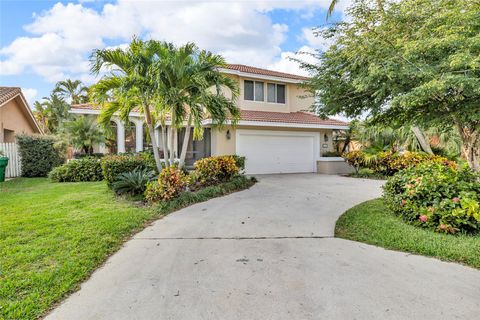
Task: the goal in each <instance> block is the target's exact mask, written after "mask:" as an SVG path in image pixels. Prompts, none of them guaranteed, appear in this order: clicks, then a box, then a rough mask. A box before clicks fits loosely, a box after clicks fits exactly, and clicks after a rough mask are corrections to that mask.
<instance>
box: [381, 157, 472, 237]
mask: <svg viewBox="0 0 480 320" xmlns="http://www.w3.org/2000/svg"><path fill="white" fill-rule="evenodd" d="M384 199H385V203H386V204H387V206H388V207H389V208H390V209H391V210H392V211H393V212H394V213H396V214H398V215H400V216H402V217H403V218H404V219H405V220H406V221H409V222H411V223H413V224H415V225H419V226H422V227H427V228H432V229H434V230H436V231H438V232H445V233H456V232H465V233H475V232H478V231H479V229H480V177H479V175H478V174H476V173H474V172H473V171H472V170H471V169H469V168H468V167H463V168H460V169H457V168H454V167H452V166H445V165H444V164H441V163H436V162H427V163H423V164H420V165H418V166H417V167H412V168H408V169H405V170H402V171H400V172H398V173H397V174H395V175H394V176H393V177H391V178H390V179H389V180H388V181H387V183H386V184H385V186H384Z"/></svg>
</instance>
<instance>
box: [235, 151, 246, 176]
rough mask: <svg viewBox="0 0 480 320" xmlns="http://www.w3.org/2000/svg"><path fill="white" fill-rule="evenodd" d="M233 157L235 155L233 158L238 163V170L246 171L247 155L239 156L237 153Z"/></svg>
mask: <svg viewBox="0 0 480 320" xmlns="http://www.w3.org/2000/svg"><path fill="white" fill-rule="evenodd" d="M232 157H233V159H235V164H236V165H237V167H238V170H239V171H240V172H244V171H245V157H242V156H238V155H236V154H235V155H233V156H232Z"/></svg>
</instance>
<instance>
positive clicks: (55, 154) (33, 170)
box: [17, 135, 65, 177]
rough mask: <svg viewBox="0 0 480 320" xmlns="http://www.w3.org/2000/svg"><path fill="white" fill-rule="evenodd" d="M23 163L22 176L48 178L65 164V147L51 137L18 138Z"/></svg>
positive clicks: (24, 136)
mask: <svg viewBox="0 0 480 320" xmlns="http://www.w3.org/2000/svg"><path fill="white" fill-rule="evenodd" d="M17 143H18V146H19V153H20V158H21V163H22V176H24V177H46V176H47V175H48V173H49V172H50V171H51V170H52V169H53V168H55V167H57V166H59V165H61V164H62V163H64V162H65V146H64V145H62V144H61V143H59V141H58V140H57V139H56V138H54V137H50V136H29V135H19V136H17Z"/></svg>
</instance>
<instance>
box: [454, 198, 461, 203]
mask: <svg viewBox="0 0 480 320" xmlns="http://www.w3.org/2000/svg"><path fill="white" fill-rule="evenodd" d="M452 201H453V202H455V203H459V202H460V198H459V197H455V198H453V199H452Z"/></svg>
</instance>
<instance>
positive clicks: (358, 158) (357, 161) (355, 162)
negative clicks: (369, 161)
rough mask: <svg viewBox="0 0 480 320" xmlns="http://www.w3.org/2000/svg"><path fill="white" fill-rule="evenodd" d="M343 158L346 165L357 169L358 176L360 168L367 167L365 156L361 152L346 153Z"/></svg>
mask: <svg viewBox="0 0 480 320" xmlns="http://www.w3.org/2000/svg"><path fill="white" fill-rule="evenodd" d="M342 157H343V158H344V159H345V162H346V163H348V164H349V165H351V166H352V167H353V168H354V169H355V173H356V174H358V170H360V167H363V166H365V154H364V153H363V151H361V150H354V151H350V152H347V153H344V154H343V155H342Z"/></svg>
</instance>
